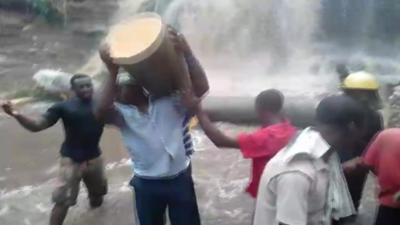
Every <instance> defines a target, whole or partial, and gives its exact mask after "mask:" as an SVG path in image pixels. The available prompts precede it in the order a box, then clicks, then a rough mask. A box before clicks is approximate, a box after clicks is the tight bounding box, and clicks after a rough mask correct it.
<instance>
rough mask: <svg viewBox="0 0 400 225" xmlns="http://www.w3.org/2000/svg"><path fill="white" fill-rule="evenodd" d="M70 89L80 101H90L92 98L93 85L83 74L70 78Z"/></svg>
mask: <svg viewBox="0 0 400 225" xmlns="http://www.w3.org/2000/svg"><path fill="white" fill-rule="evenodd" d="M70 83H71V89H72V90H73V91H74V92H75V94H76V96H77V97H78V98H80V99H82V100H91V99H92V96H93V83H92V79H91V78H90V77H89V76H88V75H85V74H75V75H73V76H72V78H71V80H70Z"/></svg>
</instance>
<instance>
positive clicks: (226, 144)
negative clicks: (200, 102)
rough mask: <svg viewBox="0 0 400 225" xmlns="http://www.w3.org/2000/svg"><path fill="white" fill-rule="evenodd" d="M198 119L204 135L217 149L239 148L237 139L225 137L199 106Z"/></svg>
mask: <svg viewBox="0 0 400 225" xmlns="http://www.w3.org/2000/svg"><path fill="white" fill-rule="evenodd" d="M197 118H198V120H199V123H200V125H201V127H202V128H203V130H204V133H205V134H206V135H207V137H208V138H209V139H210V140H211V141H212V142H213V143H214V144H215V145H216V146H217V147H221V148H239V143H238V141H237V140H236V139H235V138H233V137H229V136H227V135H225V134H224V133H223V132H222V131H220V130H219V129H218V127H217V126H215V125H214V124H213V123H212V122H211V120H210V118H209V117H208V115H207V113H206V112H204V111H203V110H202V108H201V106H199V109H198V111H197Z"/></svg>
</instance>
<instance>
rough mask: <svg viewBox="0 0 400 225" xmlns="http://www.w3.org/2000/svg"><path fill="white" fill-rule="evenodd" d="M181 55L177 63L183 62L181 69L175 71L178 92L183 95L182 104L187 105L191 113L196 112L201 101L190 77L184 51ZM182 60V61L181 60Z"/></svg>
mask: <svg viewBox="0 0 400 225" xmlns="http://www.w3.org/2000/svg"><path fill="white" fill-rule="evenodd" d="M180 56H181V57H178V59H177V60H178V61H177V64H181V65H182V66H180V67H179V71H176V72H175V73H174V76H175V77H174V80H175V81H176V82H177V83H176V85H177V87H178V93H179V95H180V96H181V99H182V104H183V106H185V107H186V108H187V109H188V111H189V112H190V113H191V114H194V113H195V111H196V108H197V104H198V103H199V98H197V97H196V95H195V93H194V91H193V87H192V81H191V79H190V74H189V71H188V68H187V66H185V64H186V61H185V58H184V57H183V53H180ZM181 60H182V61H181Z"/></svg>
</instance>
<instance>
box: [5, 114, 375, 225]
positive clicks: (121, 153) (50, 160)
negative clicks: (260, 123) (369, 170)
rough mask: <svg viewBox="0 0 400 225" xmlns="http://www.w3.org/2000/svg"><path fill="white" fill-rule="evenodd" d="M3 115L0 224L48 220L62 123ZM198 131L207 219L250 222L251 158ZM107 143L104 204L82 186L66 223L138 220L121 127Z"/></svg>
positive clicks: (232, 224)
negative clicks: (36, 124) (36, 125)
mask: <svg viewBox="0 0 400 225" xmlns="http://www.w3.org/2000/svg"><path fill="white" fill-rule="evenodd" d="M39 111H40V110H39ZM28 113H29V111H28ZM0 117H1V118H0V129H1V131H2V135H0V143H1V147H0V155H1V157H0V224H2V225H3V224H4V225H30V224H39V225H40V224H46V223H47V220H48V216H49V211H50V209H51V202H50V195H51V192H52V189H53V188H54V186H55V182H56V179H55V178H56V176H57V168H58V167H57V159H58V150H59V145H60V143H61V141H62V137H63V134H62V129H61V126H60V125H59V124H58V125H57V126H55V127H53V128H50V129H48V130H46V131H43V132H40V133H35V134H32V133H29V132H27V131H25V130H24V129H22V128H21V127H20V126H19V125H18V124H17V123H16V122H15V121H13V120H11V119H10V118H7V117H5V116H4V115H1V116H0ZM220 126H221V127H222V128H223V129H224V130H229V131H230V133H231V134H236V133H238V132H239V131H243V130H252V129H253V128H248V127H243V126H242V127H239V126H234V125H229V124H220ZM193 136H194V140H195V145H196V149H197V152H196V153H195V155H194V157H193V171H194V180H195V185H196V191H197V198H198V201H199V205H200V212H201V217H202V221H203V224H205V225H250V224H251V217H252V211H253V205H254V202H253V200H252V199H251V198H250V197H249V196H248V195H247V194H245V193H244V192H243V190H244V188H245V186H246V183H247V181H248V178H249V166H250V164H249V161H248V160H244V159H242V157H241V155H240V154H239V152H238V151H235V150H218V149H217V148H215V147H214V146H213V145H212V144H211V143H210V142H209V140H208V139H207V138H205V136H204V135H203V133H202V132H201V131H199V130H194V131H193ZM101 146H102V149H103V152H104V157H105V159H106V162H107V166H106V169H107V176H108V179H109V187H110V188H109V189H110V191H109V194H108V195H107V197H106V200H105V203H104V205H103V206H102V207H101V208H99V209H96V210H90V209H89V206H88V202H87V200H86V190H84V189H83V188H82V189H81V194H80V197H79V201H78V204H77V206H75V207H73V208H72V209H71V210H70V212H69V214H68V216H67V220H66V223H65V224H66V225H83V224H98V225H110V224H116V225H125V224H134V223H133V216H132V215H133V213H132V210H133V206H132V193H131V190H130V188H129V186H128V184H127V182H128V180H129V179H130V177H131V175H132V172H131V168H130V165H131V163H130V160H129V159H128V157H127V155H126V152H125V150H124V147H123V145H122V143H121V141H120V137H119V133H118V132H117V131H116V130H114V129H112V128H108V129H106V132H105V134H104V136H103V139H102V142H101ZM370 182H371V181H370ZM372 191H373V185H372V184H369V185H368V191H367V192H368V194H367V196H366V198H365V203H364V204H363V208H362V214H363V218H362V219H363V220H364V222H362V223H361V224H365V225H368V224H371V223H370V221H371V220H372V219H371V218H372V217H373V215H374V201H373V198H372V196H373V195H372V193H373V192H372ZM365 221H366V222H365Z"/></svg>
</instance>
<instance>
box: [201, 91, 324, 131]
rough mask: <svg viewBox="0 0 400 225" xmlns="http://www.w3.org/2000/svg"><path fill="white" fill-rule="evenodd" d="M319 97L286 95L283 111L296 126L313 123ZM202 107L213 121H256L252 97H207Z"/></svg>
mask: <svg viewBox="0 0 400 225" xmlns="http://www.w3.org/2000/svg"><path fill="white" fill-rule="evenodd" d="M318 102H319V98H309V97H303V96H299V97H286V99H285V107H284V112H285V114H286V115H287V116H288V118H289V119H290V120H291V121H292V123H293V124H294V125H296V126H298V127H306V126H309V125H312V124H313V121H314V114H315V108H316V106H317V104H318ZM203 107H204V109H205V110H206V111H207V112H208V114H209V116H210V119H211V120H213V121H224V122H231V123H245V124H256V123H258V120H257V117H256V113H255V110H254V98H252V97H212V96H210V97H208V98H206V99H205V100H204V102H203Z"/></svg>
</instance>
